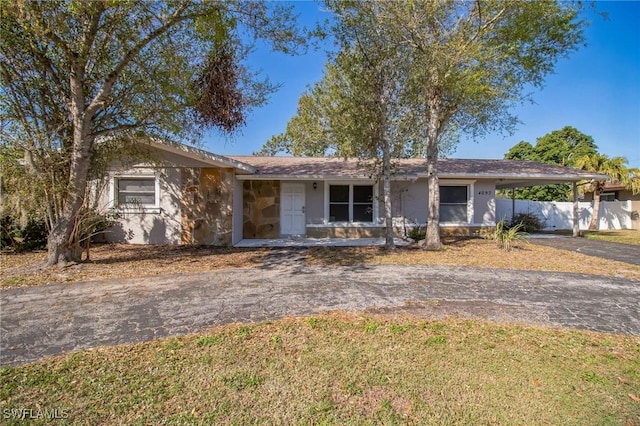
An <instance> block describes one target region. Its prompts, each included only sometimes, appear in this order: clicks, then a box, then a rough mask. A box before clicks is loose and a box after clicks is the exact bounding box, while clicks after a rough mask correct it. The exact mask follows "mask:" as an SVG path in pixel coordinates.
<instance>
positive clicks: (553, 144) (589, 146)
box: [504, 126, 598, 201]
mask: <svg viewBox="0 0 640 426" xmlns="http://www.w3.org/2000/svg"><path fill="white" fill-rule="evenodd" d="M597 151H598V147H597V146H596V144H595V142H594V141H593V138H592V137H591V136H589V135H586V134H584V133H582V132H580V131H579V130H577V129H576V128H575V127H571V126H565V127H563V128H562V129H560V130H554V131H552V132H549V133H547V134H546V135H544V136H542V137H540V138H538V139H537V141H536V144H535V146H533V145H531V144H530V143H529V142H525V141H522V142H518V143H517V144H515V145H514V146H512V147H511V149H509V151H508V152H507V153H506V154H505V156H504V158H507V159H510V160H532V161H540V162H542V163H547V164H555V165H558V166H570V167H574V166H576V162H577V160H578V159H579V158H582V157H584V156H585V155H595V154H596V153H597ZM516 198H517V199H520V200H534V201H571V198H572V195H571V186H570V185H566V184H555V185H543V186H540V185H538V186H532V187H529V188H521V189H519V190H518V191H517V193H516Z"/></svg>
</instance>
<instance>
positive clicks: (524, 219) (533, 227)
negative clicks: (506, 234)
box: [509, 213, 544, 234]
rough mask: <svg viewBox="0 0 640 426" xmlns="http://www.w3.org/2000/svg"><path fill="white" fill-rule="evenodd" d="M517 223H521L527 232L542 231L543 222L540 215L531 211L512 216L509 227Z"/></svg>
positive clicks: (523, 230)
mask: <svg viewBox="0 0 640 426" xmlns="http://www.w3.org/2000/svg"><path fill="white" fill-rule="evenodd" d="M517 225H521V227H520V230H521V231H522V232H526V233H529V234H530V233H532V232H540V231H542V228H543V227H544V226H543V223H542V222H541V221H540V219H539V218H538V216H536V215H534V214H531V213H517V214H515V215H514V216H513V217H512V218H511V222H509V228H513V227H515V226H517Z"/></svg>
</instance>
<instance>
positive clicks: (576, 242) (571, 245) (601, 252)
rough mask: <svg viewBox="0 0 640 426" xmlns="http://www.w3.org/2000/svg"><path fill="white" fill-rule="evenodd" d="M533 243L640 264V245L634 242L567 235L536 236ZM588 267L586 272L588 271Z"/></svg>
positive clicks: (531, 239)
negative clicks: (627, 242) (613, 241)
mask: <svg viewBox="0 0 640 426" xmlns="http://www.w3.org/2000/svg"><path fill="white" fill-rule="evenodd" d="M529 241H531V242H532V243H535V244H540V245H543V246H549V247H555V248H559V249H562V250H569V251H575V252H578V253H582V254H586V255H588V256H595V257H601V258H604V259H609V260H617V261H619V262H625V263H630V264H632V265H640V246H639V245H633V244H621V243H612V242H609V241H602V240H592V239H589V238H572V237H565V236H553V237H552V238H535V237H533V236H532V238H530V240H529ZM588 271H589V269H588V267H587V268H585V272H588Z"/></svg>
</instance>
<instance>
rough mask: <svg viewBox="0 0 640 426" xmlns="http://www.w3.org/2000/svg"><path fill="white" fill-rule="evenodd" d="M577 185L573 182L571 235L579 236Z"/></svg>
mask: <svg viewBox="0 0 640 426" xmlns="http://www.w3.org/2000/svg"><path fill="white" fill-rule="evenodd" d="M578 225H579V224H578V185H577V184H576V183H575V182H573V236H574V237H578V236H580V229H579V226H578Z"/></svg>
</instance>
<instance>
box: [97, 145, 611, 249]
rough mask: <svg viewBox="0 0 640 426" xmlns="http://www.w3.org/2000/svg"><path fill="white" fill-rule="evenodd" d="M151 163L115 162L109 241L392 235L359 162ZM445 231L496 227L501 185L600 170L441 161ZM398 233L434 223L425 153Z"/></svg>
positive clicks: (196, 155)
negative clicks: (115, 217)
mask: <svg viewBox="0 0 640 426" xmlns="http://www.w3.org/2000/svg"><path fill="white" fill-rule="evenodd" d="M151 146H152V148H153V151H155V157H156V158H155V161H154V162H153V165H152V164H135V165H134V166H131V167H126V168H125V167H122V166H117V165H114V166H113V167H112V168H111V169H110V173H109V179H108V182H107V185H106V187H105V189H106V190H105V191H103V193H102V198H101V205H102V207H103V208H115V209H116V211H118V212H119V216H120V218H119V223H118V225H117V226H116V227H114V228H113V229H112V230H111V232H110V233H108V234H107V235H106V239H107V240H108V241H120V242H124V241H128V242H132V243H150V244H205V245H235V244H237V243H238V242H240V241H241V240H243V239H278V238H289V237H292V236H306V237H308V238H362V237H380V236H382V235H383V234H384V217H383V216H384V214H383V205H382V202H381V201H380V200H381V198H382V197H381V193H382V184H381V182H379V181H377V180H376V179H375V178H372V175H371V171H370V170H368V168H367V167H366V165H365V164H363V163H361V162H359V161H357V160H345V159H342V158H334V157H331V158H312V157H311V158H306V157H251V156H246V157H240V156H220V155H216V154H213V153H210V152H207V151H203V150H200V149H196V148H192V147H188V146H186V145H179V144H170V143H157V142H154V143H152V144H151ZM438 176H439V178H440V205H441V206H440V224H441V228H442V230H443V232H452V233H461V234H472V233H476V232H478V231H479V230H480V229H482V228H491V227H493V226H495V222H496V214H495V204H496V202H495V193H496V190H497V189H505V188H513V187H522V186H530V185H540V184H549V183H561V182H577V181H580V180H584V179H593V178H602V176H600V175H597V174H594V173H591V172H585V171H581V170H576V169H571V168H567V167H559V166H552V165H547V164H541V163H536V162H532V161H514V160H462V159H441V160H438ZM391 189H392V196H393V215H394V225H395V228H396V229H395V230H396V233H397V234H398V235H402V234H403V233H404V232H405V231H406V229H408V228H410V227H412V226H415V225H417V224H419V225H424V224H425V223H426V220H427V209H428V207H427V194H428V191H427V173H426V166H425V160H424V159H402V160H397V161H396V163H395V173H394V175H393V181H392V186H391Z"/></svg>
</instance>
